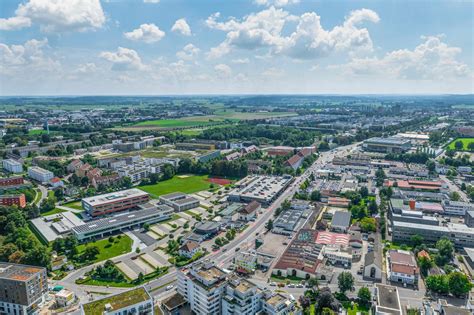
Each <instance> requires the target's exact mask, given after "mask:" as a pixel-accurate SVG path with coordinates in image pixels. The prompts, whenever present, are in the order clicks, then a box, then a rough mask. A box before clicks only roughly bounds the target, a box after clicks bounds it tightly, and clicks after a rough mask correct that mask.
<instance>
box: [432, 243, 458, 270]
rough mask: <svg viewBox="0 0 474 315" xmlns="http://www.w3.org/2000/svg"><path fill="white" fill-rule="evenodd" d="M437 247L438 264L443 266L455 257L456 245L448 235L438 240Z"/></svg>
mask: <svg viewBox="0 0 474 315" xmlns="http://www.w3.org/2000/svg"><path fill="white" fill-rule="evenodd" d="M436 249H437V250H438V255H437V257H438V261H437V264H438V265H440V266H443V265H445V264H446V263H447V262H449V261H451V259H453V257H454V246H453V243H452V242H451V241H450V240H449V239H447V238H446V237H443V238H441V239H440V240H439V241H438V242H436Z"/></svg>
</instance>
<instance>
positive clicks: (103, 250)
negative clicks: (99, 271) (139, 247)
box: [77, 234, 133, 263]
mask: <svg viewBox="0 0 474 315" xmlns="http://www.w3.org/2000/svg"><path fill="white" fill-rule="evenodd" d="M114 238H115V242H113V243H110V242H109V239H108V238H104V239H102V240H99V241H95V242H91V243H87V244H81V245H79V246H78V247H77V251H78V254H79V255H80V254H81V253H82V252H83V251H84V250H85V249H86V247H87V246H97V247H98V248H99V255H97V257H96V259H95V260H94V261H93V263H96V262H99V261H103V260H107V259H110V258H113V257H116V256H119V255H122V254H126V253H129V252H130V251H131V250H132V243H133V241H132V239H131V238H130V237H128V236H127V235H125V234H122V237H121V238H120V239H119V238H117V237H114Z"/></svg>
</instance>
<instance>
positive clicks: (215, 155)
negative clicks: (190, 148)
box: [196, 150, 221, 163]
mask: <svg viewBox="0 0 474 315" xmlns="http://www.w3.org/2000/svg"><path fill="white" fill-rule="evenodd" d="M219 156H221V151H219V150H215V151H211V152H207V153H204V154H201V155H200V156H198V157H197V158H196V160H197V161H198V162H201V163H206V162H209V161H210V160H213V159H216V158H218V157H219Z"/></svg>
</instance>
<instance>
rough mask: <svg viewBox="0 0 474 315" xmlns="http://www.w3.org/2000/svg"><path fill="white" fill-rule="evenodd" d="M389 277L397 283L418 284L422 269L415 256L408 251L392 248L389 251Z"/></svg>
mask: <svg viewBox="0 0 474 315" xmlns="http://www.w3.org/2000/svg"><path fill="white" fill-rule="evenodd" d="M387 267H388V268H387V278H388V279H389V280H390V281H393V282H396V283H403V284H410V285H417V284H418V278H419V276H420V270H419V268H418V266H417V264H416V259H415V256H414V255H413V254H412V253H411V252H408V251H402V250H390V251H388V252H387Z"/></svg>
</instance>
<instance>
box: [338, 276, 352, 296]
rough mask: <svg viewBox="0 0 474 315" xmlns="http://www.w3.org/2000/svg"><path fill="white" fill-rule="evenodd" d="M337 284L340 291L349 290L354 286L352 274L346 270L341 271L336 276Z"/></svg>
mask: <svg viewBox="0 0 474 315" xmlns="http://www.w3.org/2000/svg"><path fill="white" fill-rule="evenodd" d="M337 285H338V287H339V291H341V293H345V292H346V291H347V290H351V289H352V287H353V286H354V276H353V275H352V274H351V273H350V272H348V271H343V272H341V273H340V274H339V276H338V277H337Z"/></svg>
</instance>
